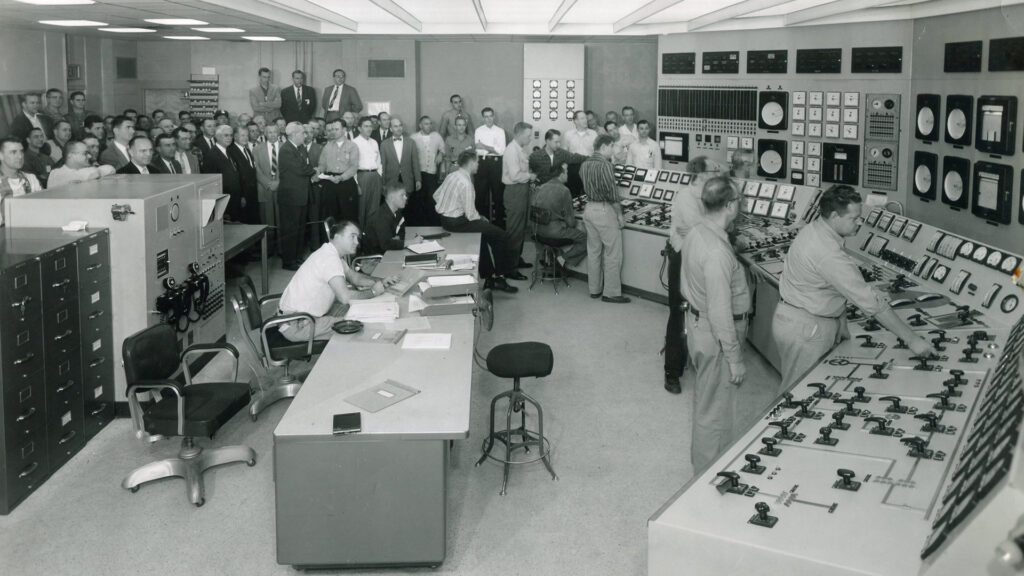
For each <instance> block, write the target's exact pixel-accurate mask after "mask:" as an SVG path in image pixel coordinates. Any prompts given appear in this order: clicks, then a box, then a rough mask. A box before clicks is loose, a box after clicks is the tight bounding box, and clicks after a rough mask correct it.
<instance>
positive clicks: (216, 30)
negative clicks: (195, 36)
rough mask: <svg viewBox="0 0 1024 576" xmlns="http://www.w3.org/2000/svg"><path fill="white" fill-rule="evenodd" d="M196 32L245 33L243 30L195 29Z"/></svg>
mask: <svg viewBox="0 0 1024 576" xmlns="http://www.w3.org/2000/svg"><path fill="white" fill-rule="evenodd" d="M193 30H195V31H196V32H245V30H242V29H241V28H193Z"/></svg>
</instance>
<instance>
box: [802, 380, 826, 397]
mask: <svg viewBox="0 0 1024 576" xmlns="http://www.w3.org/2000/svg"><path fill="white" fill-rule="evenodd" d="M807 387H808V388H814V389H815V390H817V392H815V393H814V395H815V396H816V397H818V398H828V394H826V393H825V385H824V384H822V383H821V382H811V383H810V384H808V385H807Z"/></svg>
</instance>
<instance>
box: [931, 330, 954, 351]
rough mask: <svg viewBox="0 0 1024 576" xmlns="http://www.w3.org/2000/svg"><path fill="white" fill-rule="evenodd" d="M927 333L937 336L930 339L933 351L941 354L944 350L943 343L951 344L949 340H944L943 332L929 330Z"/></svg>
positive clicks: (944, 332) (944, 334) (944, 333)
mask: <svg viewBox="0 0 1024 576" xmlns="http://www.w3.org/2000/svg"><path fill="white" fill-rule="evenodd" d="M928 333H929V334H938V336H936V337H935V338H932V346H934V347H935V349H936V350H938V351H939V352H942V351H943V350H945V349H946V347H945V346H943V345H942V344H943V343H944V342H952V340H951V339H949V338H946V331H945V330H929V331H928Z"/></svg>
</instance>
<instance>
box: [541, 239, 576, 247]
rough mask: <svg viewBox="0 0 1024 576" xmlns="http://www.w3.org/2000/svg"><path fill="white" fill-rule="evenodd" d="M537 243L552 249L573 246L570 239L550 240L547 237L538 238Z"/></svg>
mask: <svg viewBox="0 0 1024 576" xmlns="http://www.w3.org/2000/svg"><path fill="white" fill-rule="evenodd" d="M537 242H540V243H541V244H543V245H545V246H551V247H552V248H561V247H563V246H569V245H570V244H572V240H570V239H569V238H548V237H546V236H537Z"/></svg>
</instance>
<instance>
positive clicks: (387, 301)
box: [345, 294, 398, 324]
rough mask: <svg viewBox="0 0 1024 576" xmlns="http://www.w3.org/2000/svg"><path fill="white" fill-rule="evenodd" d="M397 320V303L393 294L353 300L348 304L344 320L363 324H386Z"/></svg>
mask: <svg viewBox="0 0 1024 576" xmlns="http://www.w3.org/2000/svg"><path fill="white" fill-rule="evenodd" d="M397 318H398V301H397V300H395V296H394V295H393V294H384V295H381V296H378V297H376V298H373V299H370V300H353V301H352V302H350V303H349V309H348V312H347V313H346V314H345V320H359V321H360V322H363V323H371V322H376V323H382V324H383V323H388V322H394V321H395V320H396V319H397Z"/></svg>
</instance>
